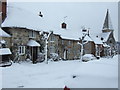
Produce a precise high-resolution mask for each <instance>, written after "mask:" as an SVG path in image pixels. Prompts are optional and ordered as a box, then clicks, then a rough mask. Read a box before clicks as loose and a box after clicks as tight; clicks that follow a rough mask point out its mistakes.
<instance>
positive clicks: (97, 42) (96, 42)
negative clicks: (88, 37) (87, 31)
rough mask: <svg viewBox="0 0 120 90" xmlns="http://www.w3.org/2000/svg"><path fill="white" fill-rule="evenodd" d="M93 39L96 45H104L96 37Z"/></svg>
mask: <svg viewBox="0 0 120 90" xmlns="http://www.w3.org/2000/svg"><path fill="white" fill-rule="evenodd" d="M92 39H93V41H94V42H95V44H103V43H102V41H101V39H100V38H97V37H95V36H94V37H93V38H92Z"/></svg>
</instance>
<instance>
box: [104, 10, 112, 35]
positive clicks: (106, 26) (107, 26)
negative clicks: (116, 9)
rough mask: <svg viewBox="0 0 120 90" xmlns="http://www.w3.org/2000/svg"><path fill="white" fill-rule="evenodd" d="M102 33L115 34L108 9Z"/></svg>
mask: <svg viewBox="0 0 120 90" xmlns="http://www.w3.org/2000/svg"><path fill="white" fill-rule="evenodd" d="M102 32H103V33H104V32H113V27H112V23H111V18H110V14H109V10H108V9H107V13H106V17H105V21H104V24H103V29H102Z"/></svg>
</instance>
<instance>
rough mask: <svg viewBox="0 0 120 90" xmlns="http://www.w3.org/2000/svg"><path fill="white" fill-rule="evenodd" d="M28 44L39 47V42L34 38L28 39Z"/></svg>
mask: <svg viewBox="0 0 120 90" xmlns="http://www.w3.org/2000/svg"><path fill="white" fill-rule="evenodd" d="M27 45H28V46H31V47H36V46H37V47H39V46H40V44H39V43H38V42H36V41H35V40H29V41H28V43H27Z"/></svg>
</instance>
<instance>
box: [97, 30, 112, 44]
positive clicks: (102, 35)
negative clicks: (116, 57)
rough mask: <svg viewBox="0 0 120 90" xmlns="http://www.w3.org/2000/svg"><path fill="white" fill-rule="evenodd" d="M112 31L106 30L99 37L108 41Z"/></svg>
mask: <svg viewBox="0 0 120 90" xmlns="http://www.w3.org/2000/svg"><path fill="white" fill-rule="evenodd" d="M110 34H111V32H104V33H101V34H99V35H98V37H99V38H100V39H101V38H103V41H104V42H106V41H107V40H108V38H109V36H110Z"/></svg>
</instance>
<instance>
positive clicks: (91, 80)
mask: <svg viewBox="0 0 120 90" xmlns="http://www.w3.org/2000/svg"><path fill="white" fill-rule="evenodd" d="M0 70H2V73H0V76H1V75H2V87H3V88H64V86H65V85H67V86H68V87H70V88H71V87H76V88H90V87H93V88H94V87H99V88H103V87H107V88H114V87H115V88H117V87H118V56H115V57H113V58H112V59H100V60H98V61H97V60H93V61H89V62H79V61H77V60H73V61H58V62H49V64H45V63H38V64H31V63H21V64H17V63H14V64H13V65H12V66H10V67H6V68H2V67H0ZM73 75H76V76H77V77H76V78H74V79H73V78H72V76H73ZM0 81H1V80H0Z"/></svg>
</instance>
